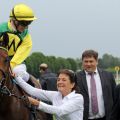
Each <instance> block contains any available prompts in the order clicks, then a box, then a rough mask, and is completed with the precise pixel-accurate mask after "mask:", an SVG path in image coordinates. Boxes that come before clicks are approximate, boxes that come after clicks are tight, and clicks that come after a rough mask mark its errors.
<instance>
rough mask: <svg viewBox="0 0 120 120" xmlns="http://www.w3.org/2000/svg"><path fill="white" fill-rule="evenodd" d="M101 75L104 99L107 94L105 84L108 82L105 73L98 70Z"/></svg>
mask: <svg viewBox="0 0 120 120" xmlns="http://www.w3.org/2000/svg"><path fill="white" fill-rule="evenodd" d="M98 72H99V75H100V80H101V87H102V92H103V99H104V98H105V94H106V93H105V92H106V88H105V82H106V78H105V77H104V74H103V71H102V70H100V69H98Z"/></svg>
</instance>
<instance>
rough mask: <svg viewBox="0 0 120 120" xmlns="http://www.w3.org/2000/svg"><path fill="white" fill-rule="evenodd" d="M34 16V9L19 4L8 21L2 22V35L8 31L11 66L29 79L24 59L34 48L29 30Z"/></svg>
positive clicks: (14, 70) (0, 31)
mask: <svg viewBox="0 0 120 120" xmlns="http://www.w3.org/2000/svg"><path fill="white" fill-rule="evenodd" d="M35 19H37V18H36V17H35V16H34V13H33V11H32V9H31V8H30V7H29V6H27V5H25V4H17V5H15V6H14V7H13V9H12V10H11V12H10V19H9V21H8V22H5V23H2V24H0V36H2V35H3V34H4V33H8V36H9V43H8V48H7V49H8V55H9V57H10V58H11V61H10V66H11V68H12V71H13V73H15V74H17V75H19V74H23V79H24V80H25V81H28V79H29V74H28V73H27V72H26V65H25V64H24V60H25V59H26V58H27V57H28V55H29V53H30V51H31V48H32V39H31V35H30V34H29V31H28V26H29V25H30V24H31V23H32V21H33V20H35Z"/></svg>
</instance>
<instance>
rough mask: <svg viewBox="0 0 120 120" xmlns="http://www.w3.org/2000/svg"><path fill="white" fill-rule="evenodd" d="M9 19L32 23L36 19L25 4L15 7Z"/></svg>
mask: <svg viewBox="0 0 120 120" xmlns="http://www.w3.org/2000/svg"><path fill="white" fill-rule="evenodd" d="M10 18H14V19H15V20H17V21H33V20H35V19H37V18H36V17H35V15H34V13H33V10H32V9H31V8H30V7H29V6H27V5H25V4H17V5H15V6H14V7H13V9H12V11H11V12H10Z"/></svg>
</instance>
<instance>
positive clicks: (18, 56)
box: [10, 34, 32, 69]
mask: <svg viewBox="0 0 120 120" xmlns="http://www.w3.org/2000/svg"><path fill="white" fill-rule="evenodd" d="M31 49H32V40H31V36H30V34H28V35H27V36H26V37H25V38H24V40H23V41H22V43H21V45H20V46H19V47H18V48H17V50H16V53H15V54H14V56H13V58H12V59H11V61H10V65H11V68H12V69H13V68H14V67H15V66H16V65H19V64H21V63H22V62H23V61H24V60H25V59H26V58H27V57H28V55H29V54H30V51H31Z"/></svg>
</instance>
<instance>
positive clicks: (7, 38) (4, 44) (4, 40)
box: [3, 33, 9, 47]
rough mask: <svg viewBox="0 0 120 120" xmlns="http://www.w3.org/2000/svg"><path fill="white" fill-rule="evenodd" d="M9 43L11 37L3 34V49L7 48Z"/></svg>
mask: <svg viewBox="0 0 120 120" xmlns="http://www.w3.org/2000/svg"><path fill="white" fill-rule="evenodd" d="M8 42H9V36H8V33H4V34H3V47H7V46H8Z"/></svg>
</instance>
